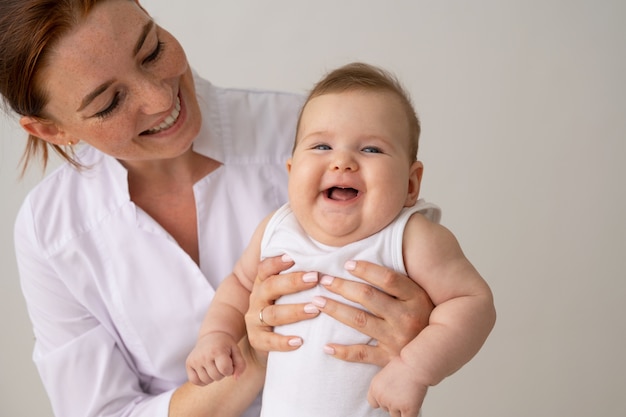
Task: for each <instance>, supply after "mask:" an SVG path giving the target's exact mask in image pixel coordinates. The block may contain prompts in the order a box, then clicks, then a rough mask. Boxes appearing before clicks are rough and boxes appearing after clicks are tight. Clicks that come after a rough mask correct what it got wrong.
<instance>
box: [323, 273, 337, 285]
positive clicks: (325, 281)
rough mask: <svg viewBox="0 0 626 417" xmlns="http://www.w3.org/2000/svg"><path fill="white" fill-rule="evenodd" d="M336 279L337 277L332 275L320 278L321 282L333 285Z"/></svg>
mask: <svg viewBox="0 0 626 417" xmlns="http://www.w3.org/2000/svg"><path fill="white" fill-rule="evenodd" d="M334 280H335V277H331V276H330V275H324V276H323V277H322V279H321V280H320V284H322V285H331V284H332V283H333V281H334Z"/></svg>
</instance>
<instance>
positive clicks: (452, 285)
mask: <svg viewBox="0 0 626 417" xmlns="http://www.w3.org/2000/svg"><path fill="white" fill-rule="evenodd" d="M403 252H404V259H405V266H406V269H407V272H408V275H409V276H410V277H411V278H412V279H414V280H415V281H416V282H417V283H418V284H419V285H420V286H422V287H423V288H424V290H426V292H427V293H428V294H429V296H430V297H431V299H432V301H433V303H434V304H435V309H434V310H433V311H432V313H431V315H430V320H429V324H428V326H426V328H425V329H424V330H422V332H421V333H420V334H419V335H418V336H417V337H416V338H415V339H414V340H412V341H411V342H410V343H409V344H408V345H407V346H405V347H404V348H403V349H402V351H401V352H400V356H398V357H396V358H393V359H392V360H391V361H390V362H389V363H388V364H387V365H386V366H385V367H384V368H383V369H382V370H381V371H380V372H379V373H378V374H377V375H376V376H375V377H374V379H373V380H372V384H371V386H370V392H369V395H368V399H369V401H370V403H371V404H372V405H374V406H380V407H382V408H385V409H388V410H390V411H394V412H397V413H399V414H398V415H402V416H403V417H405V416H416V415H417V413H418V412H419V409H420V408H421V406H422V402H423V400H424V396H425V395H426V391H427V389H428V387H429V386H432V385H436V384H438V383H439V382H440V381H441V380H442V379H444V378H445V377H446V376H448V375H450V374H452V373H454V372H455V371H457V370H458V369H460V368H461V367H462V366H463V365H464V364H465V363H467V362H468V361H469V360H470V359H471V358H472V357H473V356H474V355H475V354H476V353H477V352H478V350H479V349H480V348H481V346H482V345H483V343H484V342H485V340H486V338H487V336H488V335H489V333H490V332H491V329H492V328H493V325H494V323H495V317H496V315H495V307H494V304H493V297H492V294H491V290H490V289H489V286H488V285H487V283H486V282H485V281H484V280H483V279H482V277H481V276H480V274H479V273H478V271H476V269H475V268H474V267H473V266H472V264H471V263H470V262H469V261H468V260H467V258H466V257H465V255H464V254H463V251H462V250H461V247H460V246H459V244H458V242H457V240H456V238H455V237H454V235H453V234H452V233H451V232H450V231H449V230H448V229H446V228H445V227H443V226H441V225H438V224H435V223H431V222H430V221H428V220H427V219H425V218H424V217H423V216H421V215H413V216H412V217H411V219H410V221H409V222H408V224H407V226H406V229H405V234H404V249H403Z"/></svg>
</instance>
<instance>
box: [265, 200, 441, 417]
mask: <svg viewBox="0 0 626 417" xmlns="http://www.w3.org/2000/svg"><path fill="white" fill-rule="evenodd" d="M416 212H419V213H421V214H422V215H424V216H426V217H427V218H428V219H429V220H431V221H433V222H439V219H440V217H441V211H440V209H439V207H437V206H435V205H433V204H430V203H426V202H425V201H423V200H419V201H418V202H417V203H416V204H415V205H414V206H413V207H406V208H404V209H403V210H402V212H401V213H400V214H399V215H398V217H397V218H396V219H395V220H394V221H393V222H392V223H391V224H390V225H389V226H387V227H386V228H385V229H383V230H381V231H380V232H379V233H376V234H374V235H372V236H369V237H367V238H365V239H363V240H360V241H357V242H354V243H351V244H348V245H346V246H343V247H333V246H327V245H323V244H321V243H319V242H317V241H315V240H313V239H312V238H310V237H308V236H307V235H306V234H305V233H304V231H303V230H302V228H301V227H300V225H299V224H298V222H297V220H296V219H295V216H294V215H293V212H292V211H291V208H290V206H289V204H285V205H284V206H282V207H281V208H280V209H279V210H278V211H277V212H276V213H275V214H274V216H273V217H272V218H271V220H270V221H269V223H268V225H267V228H266V230H265V234H264V236H263V240H262V242H261V258H266V257H271V256H276V255H281V254H284V253H286V254H288V255H289V256H291V257H292V259H293V260H294V261H295V265H294V266H293V267H292V268H291V269H290V270H289V271H291V270H293V271H318V272H320V276H321V275H323V274H328V275H331V276H335V277H342V278H346V279H352V280H358V278H356V277H353V276H351V275H350V274H349V273H347V271H346V270H345V269H344V267H343V265H344V263H345V262H346V261H348V260H367V261H370V262H374V263H377V264H379V265H385V266H387V267H389V268H392V269H394V270H396V271H398V272H401V273H404V274H406V270H405V268H404V262H403V257H402V237H403V234H404V228H405V225H406V222H407V221H408V219H409V217H410V216H411V215H412V214H413V213H416ZM315 295H323V296H324V297H328V298H334V299H339V298H340V297H339V296H337V295H335V294H333V293H331V292H329V291H327V290H326V289H324V288H323V287H322V286H321V285H318V286H316V287H314V288H313V289H311V290H307V291H303V292H300V293H297V294H290V295H287V296H283V297H281V298H280V299H279V300H278V301H277V304H290V303H308V302H310V301H311V299H312V298H313V296H315ZM341 301H342V302H344V303H347V304H351V305H355V304H354V303H352V302H350V301H348V300H345V299H343V298H341ZM359 307H360V306H359ZM361 308H362V307H361ZM274 331H275V332H277V333H280V334H285V335H292V336H300V337H302V339H303V341H304V344H303V345H302V346H301V347H300V348H299V349H297V350H295V351H291V352H270V354H269V358H268V364H267V376H266V381H265V388H264V390H263V405H262V411H261V417H296V416H297V417H347V416H350V417H382V416H388V415H389V414H387V413H386V412H384V411H383V410H381V409H373V408H372V407H371V406H370V405H369V404H368V402H367V391H368V389H369V385H370V381H371V379H372V378H373V377H374V375H375V374H376V373H377V372H378V371H379V370H380V368H379V367H377V366H374V365H369V364H358V363H350V362H344V361H341V360H339V359H335V358H333V357H331V356H329V355H327V354H325V353H324V352H323V347H324V345H325V344H327V343H331V342H332V343H339V344H346V345H348V344H375V343H376V341H375V340H373V339H371V338H370V337H368V336H366V335H364V334H362V333H360V332H358V331H356V330H354V329H352V328H350V327H348V326H346V325H344V324H342V323H340V322H338V321H336V320H334V319H332V318H331V317H329V316H327V315H325V314H321V315H320V316H319V317H317V318H316V319H314V320H306V321H302V322H299V323H294V324H290V325H285V326H278V327H275V328H274Z"/></svg>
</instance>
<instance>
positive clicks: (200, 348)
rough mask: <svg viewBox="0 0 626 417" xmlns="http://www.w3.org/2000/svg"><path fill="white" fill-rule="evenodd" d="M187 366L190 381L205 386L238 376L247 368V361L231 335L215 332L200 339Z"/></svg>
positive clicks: (188, 359) (190, 355)
mask: <svg viewBox="0 0 626 417" xmlns="http://www.w3.org/2000/svg"><path fill="white" fill-rule="evenodd" d="M186 368H187V377H188V378H189V381H191V382H192V383H193V384H196V385H200V386H204V385H207V384H210V383H211V382H213V381H219V380H220V379H222V378H224V377H225V376H231V375H233V376H234V377H235V378H237V377H238V376H239V375H241V374H242V373H243V371H244V370H245V369H246V361H245V360H244V358H243V355H242V354H241V351H240V350H239V347H238V346H237V341H236V340H235V339H234V338H233V337H232V336H231V335H229V334H227V333H224V332H213V333H207V334H205V335H204V336H202V337H200V338H199V339H198V341H197V342H196V346H195V347H194V348H193V350H192V351H191V353H190V354H189V356H188V357H187V362H186Z"/></svg>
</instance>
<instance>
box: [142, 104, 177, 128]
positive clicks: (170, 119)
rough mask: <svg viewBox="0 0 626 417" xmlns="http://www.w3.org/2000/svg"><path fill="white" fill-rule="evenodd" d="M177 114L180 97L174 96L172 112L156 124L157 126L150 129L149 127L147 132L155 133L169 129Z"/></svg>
mask: <svg viewBox="0 0 626 417" xmlns="http://www.w3.org/2000/svg"><path fill="white" fill-rule="evenodd" d="M179 115H180V98H178V97H176V105H175V106H174V110H172V113H171V114H170V115H169V116H167V117H166V118H165V120H163V122H161V124H160V125H158V126H157V127H153V128H152V129H149V130H148V131H147V133H157V132H160V131H161V130H165V129H169V128H170V127H172V125H174V123H176V120H178V116H179Z"/></svg>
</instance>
